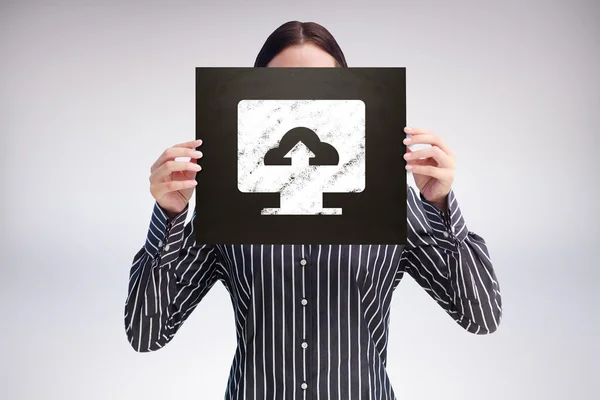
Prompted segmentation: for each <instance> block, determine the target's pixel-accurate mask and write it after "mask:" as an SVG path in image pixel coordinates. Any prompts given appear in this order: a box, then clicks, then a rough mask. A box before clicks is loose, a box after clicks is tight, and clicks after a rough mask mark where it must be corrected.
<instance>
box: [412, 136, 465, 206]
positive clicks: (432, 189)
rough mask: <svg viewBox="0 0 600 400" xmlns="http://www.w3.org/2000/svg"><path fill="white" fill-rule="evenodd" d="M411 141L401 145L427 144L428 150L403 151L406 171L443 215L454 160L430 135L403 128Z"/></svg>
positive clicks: (452, 175) (437, 138) (446, 149)
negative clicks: (411, 174) (428, 145)
mask: <svg viewBox="0 0 600 400" xmlns="http://www.w3.org/2000/svg"><path fill="white" fill-rule="evenodd" d="M404 132H406V133H407V134H409V135H412V137H411V138H410V139H409V138H407V139H404V144H406V145H409V144H430V145H431V147H428V148H425V149H422V150H417V151H411V150H410V149H409V148H408V146H407V147H406V154H404V159H405V160H407V165H406V169H407V170H408V171H410V172H412V173H413V177H414V178H415V183H416V184H417V187H418V188H419V191H420V192H421V194H422V195H423V197H424V198H425V199H426V200H427V201H429V202H430V203H433V204H434V205H435V206H436V207H438V208H439V209H440V210H442V211H446V209H447V207H448V204H447V197H448V193H450V188H451V186H452V182H453V181H454V169H455V167H456V156H455V155H454V153H453V152H452V150H450V149H449V148H448V147H447V146H446V144H445V143H444V142H442V140H441V139H440V138H439V137H438V136H437V135H435V134H434V133H433V132H431V131H429V130H425V129H419V128H404Z"/></svg>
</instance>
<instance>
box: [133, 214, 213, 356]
mask: <svg viewBox="0 0 600 400" xmlns="http://www.w3.org/2000/svg"><path fill="white" fill-rule="evenodd" d="M188 210H189V206H186V207H185V209H184V210H183V211H182V212H181V213H179V214H178V215H176V216H175V217H173V218H172V219H169V218H168V217H167V214H166V213H165V211H164V210H163V209H162V208H161V207H160V205H159V204H158V203H155V205H154V209H153V212H152V218H151V220H150V226H149V229H148V234H147V237H146V242H145V243H144V246H143V247H142V248H141V249H140V250H139V251H138V252H137V253H136V254H135V256H134V258H133V263H132V265H131V268H130V274H129V285H128V289H129V290H128V295H127V299H126V301H125V331H126V334H127V338H128V340H129V343H130V344H131V346H132V347H133V348H134V349H135V350H136V351H138V352H148V351H154V350H158V349H160V348H162V347H163V346H164V345H166V344H167V343H168V342H170V341H171V339H172V338H173V336H174V335H175V333H176V332H177V331H178V330H179V328H180V327H181V325H182V324H183V322H184V321H185V320H186V319H187V318H188V317H189V315H190V313H191V312H192V311H193V310H194V308H195V307H196V306H197V305H198V303H199V302H200V301H201V300H202V298H203V297H204V296H205V295H206V293H207V292H208V291H209V290H210V289H211V288H212V286H213V285H214V284H215V282H216V281H217V280H219V279H221V278H222V276H223V275H222V268H220V267H222V265H223V264H222V263H221V262H220V261H219V257H217V249H216V247H215V246H211V245H198V244H196V241H195V234H194V226H195V218H196V213H195V211H194V214H193V217H192V220H191V221H190V222H189V223H188V224H187V225H185V226H184V223H185V219H186V216H187V213H188Z"/></svg>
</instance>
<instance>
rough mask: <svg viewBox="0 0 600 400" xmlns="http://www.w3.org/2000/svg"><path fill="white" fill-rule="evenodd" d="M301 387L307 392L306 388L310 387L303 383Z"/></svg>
mask: <svg viewBox="0 0 600 400" xmlns="http://www.w3.org/2000/svg"><path fill="white" fill-rule="evenodd" d="M301 387H302V389H304V390H306V388H307V387H308V385H307V384H306V382H302V385H301Z"/></svg>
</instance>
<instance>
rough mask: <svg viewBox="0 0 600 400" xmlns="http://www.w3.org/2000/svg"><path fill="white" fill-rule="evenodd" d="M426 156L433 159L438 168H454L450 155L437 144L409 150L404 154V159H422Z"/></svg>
mask: <svg viewBox="0 0 600 400" xmlns="http://www.w3.org/2000/svg"><path fill="white" fill-rule="evenodd" d="M427 158H429V159H433V160H435V161H436V162H437V165H438V167H440V168H454V160H453V159H452V157H450V156H449V155H448V154H446V153H445V152H444V151H443V150H442V149H440V148H439V147H437V146H432V147H427V148H425V149H422V150H416V151H412V150H411V152H410V153H406V154H405V155H404V159H405V160H407V161H410V160H423V159H427Z"/></svg>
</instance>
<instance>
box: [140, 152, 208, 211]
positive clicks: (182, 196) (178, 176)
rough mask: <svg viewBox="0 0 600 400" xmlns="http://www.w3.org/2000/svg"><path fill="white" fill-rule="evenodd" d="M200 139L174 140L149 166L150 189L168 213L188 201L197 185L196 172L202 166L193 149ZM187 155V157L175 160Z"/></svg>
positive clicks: (176, 209) (199, 156)
mask: <svg viewBox="0 0 600 400" xmlns="http://www.w3.org/2000/svg"><path fill="white" fill-rule="evenodd" d="M201 144H202V140H194V141H192V142H186V143H180V144H176V145H175V146H173V147H169V148H167V149H166V150H165V151H164V152H163V153H162V154H161V155H160V157H158V159H157V160H156V162H155V163H154V164H153V165H152V167H151V168H150V193H152V196H153V197H154V198H155V199H156V201H157V202H158V204H159V205H160V206H161V207H162V208H163V209H164V210H166V211H167V214H168V215H169V217H173V216H175V215H177V214H179V213H180V212H181V211H183V209H184V208H185V206H186V205H187V204H188V202H189V201H190V198H191V197H192V193H193V192H194V187H195V186H196V183H197V182H196V173H197V172H198V171H200V170H201V169H202V168H201V167H200V165H198V163H197V161H198V159H199V158H201V157H202V153H201V152H200V151H197V150H195V149H196V148H197V147H198V146H200V145H201ZM178 157H190V161H175V158H178Z"/></svg>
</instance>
